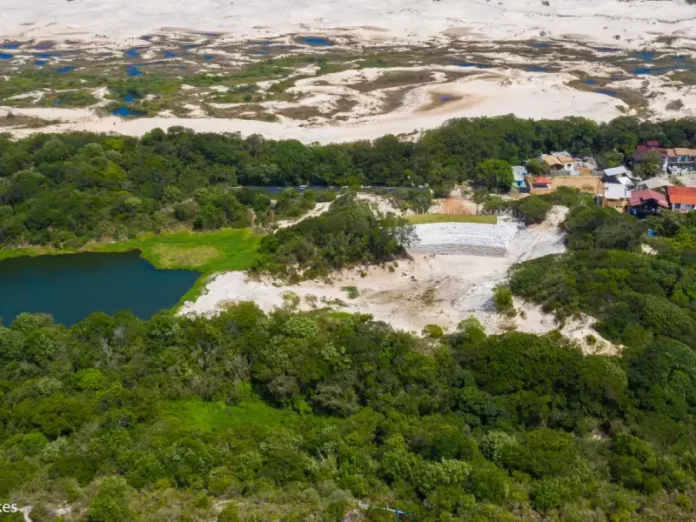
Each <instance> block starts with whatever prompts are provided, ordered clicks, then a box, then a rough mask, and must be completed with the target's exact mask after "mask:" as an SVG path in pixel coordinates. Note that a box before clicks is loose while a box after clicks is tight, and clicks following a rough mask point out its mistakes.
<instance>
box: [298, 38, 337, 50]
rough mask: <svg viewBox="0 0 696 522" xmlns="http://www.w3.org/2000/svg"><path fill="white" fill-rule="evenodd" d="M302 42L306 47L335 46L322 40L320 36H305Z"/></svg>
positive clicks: (328, 41) (324, 39) (327, 40)
mask: <svg viewBox="0 0 696 522" xmlns="http://www.w3.org/2000/svg"><path fill="white" fill-rule="evenodd" d="M300 42H301V43H303V44H305V45H311V46H312V47H326V46H331V45H334V43H333V42H332V41H331V40H329V39H327V38H322V37H320V36H303V37H301V38H300Z"/></svg>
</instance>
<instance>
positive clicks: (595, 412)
mask: <svg viewBox="0 0 696 522" xmlns="http://www.w3.org/2000/svg"><path fill="white" fill-rule="evenodd" d="M0 363H1V366H0V379H1V380H0V390H1V394H0V423H1V424H2V430H1V431H0V448H1V452H0V466H1V468H2V473H1V474H0V500H7V501H10V502H15V503H18V505H20V506H23V505H31V506H32V507H33V510H32V520H34V521H44V520H53V517H52V516H51V515H50V513H51V512H52V510H53V509H55V508H56V507H60V506H65V505H66V503H67V505H70V506H71V508H72V511H71V512H70V513H69V514H67V515H65V516H64V520H88V521H90V522H101V521H105V522H106V521H108V522H118V521H131V520H143V521H145V520H147V521H158V520H162V521H164V520H215V519H216V517H217V520H220V521H223V520H224V521H230V520H243V521H248V520H253V521H262V520H264V521H265V520H284V521H306V520H317V521H341V520H343V518H344V516H345V515H346V514H347V513H349V512H351V511H354V510H356V508H357V500H356V499H360V500H362V501H366V502H368V503H370V504H372V505H375V506H386V505H390V506H397V507H399V508H400V509H402V510H404V511H406V512H408V513H410V515H409V516H408V517H407V518H406V519H410V520H423V521H425V520H432V521H435V520H437V521H441V520H449V521H457V520H461V521H464V520H467V521H468V520H475V521H506V520H510V521H512V520H530V519H535V518H536V517H538V516H542V517H547V518H548V519H549V520H554V519H562V520H569V521H587V520H612V521H622V520H686V519H691V518H693V516H694V514H695V513H696V511H695V509H696V506H694V505H693V502H694V500H695V491H694V489H693V488H694V483H695V481H696V441H695V440H694V433H696V431H694V426H693V411H694V407H695V406H696V387H695V383H696V364H695V363H696V361H694V356H693V351H692V349H691V348H690V347H688V346H686V345H684V344H683V343H681V342H679V341H676V340H671V339H666V338H662V337H655V338H654V339H652V340H651V341H650V342H649V343H648V344H647V345H646V346H645V348H643V349H642V350H635V351H631V352H630V354H629V355H628V356H626V357H625V358H623V359H621V358H612V357H605V356H583V355H582V354H581V353H580V351H579V350H577V349H575V348H573V347H572V346H570V345H567V344H565V343H564V342H562V341H561V340H560V339H558V338H556V337H555V336H554V335H549V336H546V337H542V336H534V335H528V334H519V333H509V334H506V335H503V336H499V337H486V335H485V334H484V333H483V332H482V330H481V329H480V327H479V326H478V325H477V324H476V323H475V322H473V321H468V322H464V323H463V324H462V325H461V328H460V331H459V332H458V333H456V334H454V335H451V336H448V337H445V338H443V339H441V340H439V341H431V340H424V339H419V338H416V337H413V336H411V335H407V334H404V333H399V332H395V331H393V330H392V329H391V328H389V327H388V326H387V325H385V324H383V323H377V322H373V321H371V320H370V319H369V317H366V316H349V315H345V314H332V313H322V312H317V313H313V314H299V313H294V312H292V311H291V310H279V311H277V312H275V313H273V314H271V315H270V316H268V315H265V314H264V313H262V312H261V311H259V310H258V309H257V308H256V307H255V306H254V305H253V304H251V303H245V304H239V305H235V306H233V307H231V308H230V309H229V310H228V311H226V312H224V313H222V314H221V315H220V316H218V317H215V318H212V319H205V318H199V319H185V318H176V317H173V316H171V315H159V316H156V317H154V318H153V319H151V320H150V321H140V320H137V319H135V318H134V317H132V316H131V315H129V314H127V313H122V314H119V315H117V316H116V317H106V316H104V315H101V314H95V315H92V316H90V317H89V318H88V319H87V320H85V321H84V322H82V323H80V324H78V325H76V326H74V327H72V328H70V329H66V328H65V327H63V326H57V325H53V324H51V321H50V319H49V318H47V317H42V316H30V315H24V316H20V317H19V318H18V319H17V320H16V321H14V323H13V324H12V325H11V326H10V327H8V328H0ZM223 506H224V509H223V511H222V513H220V514H219V515H218V511H219V510H220V509H221V508H222V507H223ZM352 516H353V518H352V519H351V520H362V519H368V520H375V521H382V520H385V521H386V520H392V519H393V518H392V516H391V515H388V513H386V512H384V511H380V510H357V511H356V512H355V513H354V514H353V515H352ZM7 518H8V520H12V518H11V516H7ZM15 520H20V518H19V516H17V517H16V518H15Z"/></svg>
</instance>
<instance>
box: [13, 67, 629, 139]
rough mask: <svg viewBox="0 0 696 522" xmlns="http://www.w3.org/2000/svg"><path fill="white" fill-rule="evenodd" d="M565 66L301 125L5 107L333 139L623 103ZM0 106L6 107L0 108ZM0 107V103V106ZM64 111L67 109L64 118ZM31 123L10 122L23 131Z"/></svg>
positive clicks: (602, 116)
mask: <svg viewBox="0 0 696 522" xmlns="http://www.w3.org/2000/svg"><path fill="white" fill-rule="evenodd" d="M569 78H570V76H569V75H567V74H542V73H524V72H522V71H514V72H513V73H508V74H506V75H503V76H499V75H494V74H490V73H486V74H481V75H480V76H477V77H473V78H467V79H465V80H464V81H458V82H450V83H441V84H434V85H427V86H424V87H421V88H416V89H414V90H413V91H411V92H410V93H408V95H407V96H406V97H405V98H404V100H403V104H402V106H401V107H400V108H398V109H397V110H395V111H393V112H391V113H388V114H382V115H376V116H364V117H356V118H352V119H351V120H349V121H346V122H342V123H340V124H335V123H331V122H329V123H321V124H318V125H309V124H307V123H306V122H303V121H300V120H292V119H289V118H280V121H279V122H265V121H259V120H244V119H234V118H230V119H225V118H205V117H192V118H175V117H171V118H165V117H156V118H137V119H125V120H124V119H122V118H118V117H115V116H110V117H103V118H100V117H98V116H97V115H89V114H88V113H89V111H86V110H83V109H80V110H75V111H73V112H71V111H70V110H69V109H55V108H47V109H41V108H36V109H12V111H13V112H14V113H15V114H18V115H31V116H35V117H39V118H43V119H46V120H56V119H58V120H60V121H61V123H58V124H56V125H51V126H48V127H44V128H42V129H41V132H69V131H91V132H114V133H118V134H124V135H129V136H142V135H143V134H145V133H146V132H149V131H151V130H152V129H155V128H161V129H163V130H166V129H168V128H170V127H174V126H182V127H186V128H190V129H193V130H195V131H197V132H240V133H241V134H242V135H243V136H248V135H251V134H262V135H263V136H265V137H266V138H269V139H296V140H299V141H302V142H304V143H314V142H317V143H333V142H347V141H355V140H364V139H369V140H372V139H376V138H379V137H380V136H384V135H385V134H395V135H399V134H410V133H413V132H417V131H420V130H423V129H431V128H435V127H439V126H441V125H442V124H443V123H445V122H446V121H447V120H450V119H452V118H465V117H478V116H502V115H506V114H514V115H516V116H518V117H521V118H533V119H541V118H551V119H553V118H564V117H566V116H585V117H587V118H591V119H594V120H597V121H608V120H611V119H613V118H615V117H617V116H620V115H621V114H623V113H622V112H621V111H620V110H619V108H620V107H621V108H623V109H624V110H626V109H627V106H626V104H624V103H623V102H622V101H620V100H618V99H616V98H613V97H611V96H606V95H603V94H597V93H593V92H584V91H578V90H575V89H573V88H571V87H568V86H566V85H565V84H564V82H565V81H568V79H569ZM437 94H449V95H453V96H457V97H459V98H461V99H458V100H456V101H452V102H448V103H446V104H443V105H441V106H439V107H437V108H435V109H432V110H424V109H426V108H427V107H428V106H429V105H430V103H431V102H432V98H433V95H437ZM4 110H6V111H7V110H9V109H8V108H5V109H4ZM1 111H3V108H1V107H0V112H1ZM71 114H72V115H74V117H72V118H71ZM30 132H35V131H31V130H17V131H15V135H17V136H23V135H26V134H28V133H30Z"/></svg>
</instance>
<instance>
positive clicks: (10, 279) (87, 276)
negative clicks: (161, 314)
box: [0, 252, 199, 325]
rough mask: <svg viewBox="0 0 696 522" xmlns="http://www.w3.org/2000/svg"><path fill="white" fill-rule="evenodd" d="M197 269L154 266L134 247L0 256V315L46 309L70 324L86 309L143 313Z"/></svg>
mask: <svg viewBox="0 0 696 522" xmlns="http://www.w3.org/2000/svg"><path fill="white" fill-rule="evenodd" d="M198 276H199V274H198V273H197V272H190V271H187V270H158V269H156V268H155V267H153V266H152V265H151V264H150V263H148V262H147V261H145V260H144V259H142V258H141V257H140V256H139V254H138V253H137V252H127V253H123V254H69V255H59V256H40V257H17V258H13V259H5V260H4V261H0V317H1V318H2V319H3V323H4V324H6V325H7V324H9V323H10V322H11V321H12V320H13V319H14V318H15V317H16V316H17V315H18V314H20V313H22V312H31V313H47V314H51V315H52V316H53V317H54V319H55V320H56V322H58V323H62V324H66V325H72V324H75V323H77V322H79V321H81V320H82V319H84V318H85V317H87V315H89V314H90V313H92V312H105V313H107V314H114V313H116V312H118V311H120V310H130V311H131V312H133V313H134V314H135V315H136V316H138V317H140V318H143V319H146V318H149V317H151V316H152V315H153V314H154V313H155V312H157V311H159V310H162V309H164V308H171V307H172V306H175V305H176V304H177V303H178V302H179V299H181V297H182V296H183V295H184V294H185V293H186V292H187V291H188V290H189V289H190V288H191V287H192V286H193V284H194V283H195V282H196V279H197V278H198Z"/></svg>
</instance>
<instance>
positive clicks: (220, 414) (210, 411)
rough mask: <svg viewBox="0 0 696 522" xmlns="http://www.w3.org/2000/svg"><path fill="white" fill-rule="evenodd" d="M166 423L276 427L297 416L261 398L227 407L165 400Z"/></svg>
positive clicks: (212, 428)
mask: <svg viewBox="0 0 696 522" xmlns="http://www.w3.org/2000/svg"><path fill="white" fill-rule="evenodd" d="M161 413H162V418H163V419H164V422H165V423H166V424H169V425H172V427H176V428H177V429H189V430H194V431H203V432H211V431H223V430H228V429H235V428H240V427H242V426H261V427H264V428H267V429H277V428H280V427H282V426H287V425H291V424H294V423H295V422H296V421H297V420H298V418H299V416H298V414H297V413H295V412H293V411H290V410H276V409H274V408H271V407H270V406H268V405H267V404H265V403H263V402H261V401H255V400H250V401H244V402H242V403H240V404H239V405H237V406H228V405H227V404H225V403H224V402H222V401H219V402H203V401H200V400H179V401H169V402H167V403H166V404H165V406H164V407H163V409H162V412H161Z"/></svg>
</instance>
